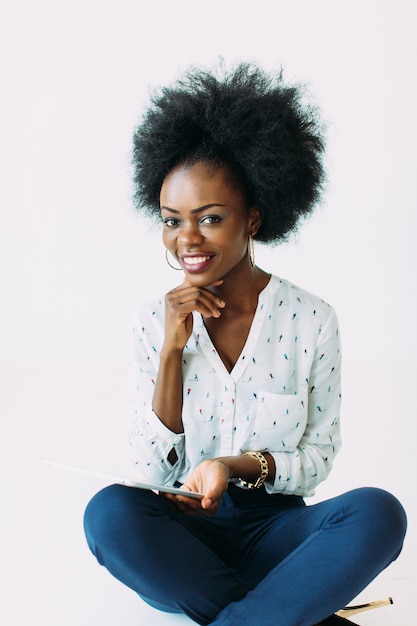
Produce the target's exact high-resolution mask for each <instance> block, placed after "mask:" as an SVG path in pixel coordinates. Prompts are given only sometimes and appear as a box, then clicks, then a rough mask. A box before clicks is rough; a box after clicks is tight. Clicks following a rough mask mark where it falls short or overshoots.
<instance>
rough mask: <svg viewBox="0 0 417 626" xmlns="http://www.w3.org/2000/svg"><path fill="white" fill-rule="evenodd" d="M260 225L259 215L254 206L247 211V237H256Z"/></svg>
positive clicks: (260, 218)
mask: <svg viewBox="0 0 417 626" xmlns="http://www.w3.org/2000/svg"><path fill="white" fill-rule="evenodd" d="M261 224H262V217H261V213H260V211H259V209H258V207H257V206H256V204H255V205H254V206H253V207H251V208H250V209H249V216H248V230H249V235H250V236H251V237H254V236H255V235H256V233H257V232H258V230H259V227H260V225H261Z"/></svg>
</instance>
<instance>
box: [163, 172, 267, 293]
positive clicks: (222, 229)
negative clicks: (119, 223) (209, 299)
mask: <svg viewBox="0 0 417 626" xmlns="http://www.w3.org/2000/svg"><path fill="white" fill-rule="evenodd" d="M228 174H229V172H228V170H227V169H225V168H223V167H214V166H211V165H208V164H206V163H203V162H198V163H196V164H194V165H191V166H186V167H185V166H178V167H176V168H174V169H173V170H172V171H171V172H170V173H169V174H168V175H167V177H166V178H165V180H164V182H163V185H162V188H161V194H160V202H161V215H162V220H163V223H164V226H163V242H164V245H165V247H166V248H167V249H168V250H169V252H170V253H171V254H172V256H173V257H174V258H176V259H177V261H178V262H179V263H180V265H181V267H182V269H183V270H184V273H185V275H186V278H187V280H188V281H189V282H190V283H192V284H196V285H200V286H204V285H210V284H211V283H213V282H214V281H216V280H219V279H220V278H223V279H225V278H226V277H230V276H231V275H235V274H237V273H238V272H239V271H242V270H243V271H245V270H248V269H250V267H251V265H250V260H249V256H248V239H249V235H254V234H255V233H256V231H257V229H258V228H259V224H260V218H259V212H258V211H257V210H256V209H254V208H253V209H248V208H247V206H246V202H245V197H244V194H243V192H242V191H241V190H240V189H239V188H238V187H237V186H236V185H235V184H234V183H233V182H232V178H231V176H229V175H228Z"/></svg>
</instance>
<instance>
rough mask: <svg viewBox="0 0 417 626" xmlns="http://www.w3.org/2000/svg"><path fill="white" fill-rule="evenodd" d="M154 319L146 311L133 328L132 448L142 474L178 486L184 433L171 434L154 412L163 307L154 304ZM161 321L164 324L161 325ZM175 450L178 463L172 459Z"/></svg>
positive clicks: (132, 454) (152, 314)
mask: <svg viewBox="0 0 417 626" xmlns="http://www.w3.org/2000/svg"><path fill="white" fill-rule="evenodd" d="M150 313H151V317H150V318H149V313H148V312H145V313H144V314H143V318H141V319H140V320H139V319H137V320H136V321H135V323H134V326H133V332H132V341H131V355H130V359H129V446H130V450H131V456H132V460H133V462H134V463H135V465H136V467H137V470H138V473H140V475H141V476H142V477H143V478H144V479H146V480H148V481H149V482H153V483H158V484H174V483H175V481H176V480H177V478H178V476H179V475H180V474H181V473H183V472H184V470H185V467H184V465H185V439H184V434H176V433H173V432H172V431H170V430H169V429H168V428H167V427H166V426H165V425H164V424H163V423H162V422H161V421H160V420H159V419H158V417H157V416H156V415H155V413H154V412H153V410H152V399H153V393H154V385H155V381H156V377H157V374H158V366H159V351H160V348H161V345H162V341H163V335H162V334H161V329H162V328H163V324H162V319H161V315H162V305H161V303H160V302H158V303H154V306H153V307H152V311H151V312H150ZM158 321H160V322H161V323H160V324H158ZM172 448H174V449H175V451H176V455H177V459H178V460H177V462H176V463H175V464H174V465H171V463H170V462H169V460H168V455H169V453H170V452H171V450H172Z"/></svg>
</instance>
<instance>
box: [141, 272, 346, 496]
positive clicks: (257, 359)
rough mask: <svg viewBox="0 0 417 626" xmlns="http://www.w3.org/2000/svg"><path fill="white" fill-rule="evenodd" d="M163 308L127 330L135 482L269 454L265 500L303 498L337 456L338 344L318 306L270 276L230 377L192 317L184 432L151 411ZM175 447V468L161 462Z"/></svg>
mask: <svg viewBox="0 0 417 626" xmlns="http://www.w3.org/2000/svg"><path fill="white" fill-rule="evenodd" d="M163 341H164V300H163V299H161V300H158V301H155V302H153V303H151V304H150V305H147V306H146V307H144V308H143V310H142V311H141V313H140V315H139V318H138V319H137V321H136V323H135V326H134V328H133V351H132V359H131V361H130V363H129V387H130V394H129V395H130V414H129V444H130V447H131V451H132V456H133V460H134V463H135V464H136V465H137V467H138V469H139V471H140V475H141V478H142V479H145V480H148V481H150V482H156V483H159V484H160V483H166V484H173V483H175V481H179V482H184V480H185V478H186V476H187V475H188V474H189V472H190V471H191V470H192V469H193V468H195V467H196V466H197V465H198V464H199V463H200V462H201V461H203V460H204V459H212V458H215V457H218V456H230V455H240V454H241V453H242V452H244V451H247V450H260V451H264V452H265V451H268V452H270V453H271V454H272V456H273V457H274V459H275V463H276V478H275V481H274V484H273V485H266V487H267V489H268V491H269V492H271V493H275V492H280V493H286V494H297V495H304V496H307V495H312V494H313V493H314V489H315V487H316V486H317V485H318V484H319V483H320V482H321V481H323V480H324V479H325V478H326V477H327V475H328V473H329V471H330V469H331V466H332V461H333V458H334V456H335V454H336V453H337V451H338V450H339V448H340V445H341V441H340V429H339V410H340V398H341V395H340V366H341V354H340V342H339V330H338V323H337V318H336V315H335V313H334V311H333V309H332V308H331V307H330V306H329V305H328V304H326V303H325V302H324V301H323V300H321V299H320V298H318V297H317V296H314V295H312V294H310V293H308V292H306V291H304V290H303V289H300V288H299V287H297V286H295V285H293V284H291V283H290V282H288V281H287V280H284V279H280V278H278V277H276V276H272V277H271V279H270V281H269V283H268V285H267V286H266V287H265V289H264V290H263V291H262V292H261V293H260V294H259V299H258V306H257V309H256V312H255V316H254V319H253V322H252V326H251V328H250V331H249V335H248V338H247V340H246V344H245V346H244V348H243V350H242V353H241V355H240V357H239V359H238V360H237V362H236V364H235V366H234V367H233V369H232V371H231V372H230V373H229V372H228V371H227V369H226V367H225V366H224V364H223V362H222V360H221V359H220V357H219V355H218V353H217V351H216V349H215V347H214V345H213V344H212V342H211V340H210V337H209V335H208V333H207V330H206V328H205V325H204V321H203V318H202V316H201V315H200V314H198V313H194V327H193V332H192V335H191V337H190V339H189V341H188V343H187V345H186V347H185V349H184V352H183V385H184V392H183V396H184V399H183V411H182V419H183V425H184V432H183V433H181V434H176V433H173V432H172V431H170V430H169V429H168V428H167V427H166V426H164V424H162V422H161V421H160V420H159V419H158V417H157V416H156V415H155V413H154V412H153V411H152V398H153V392H154V385H155V381H156V377H157V373H158V367H159V353H160V350H161V348H162V344H163ZM173 447H174V448H175V451H176V453H177V457H178V460H177V461H176V463H175V464H174V465H171V464H170V462H169V461H168V455H169V453H170V451H171V450H172V448H173Z"/></svg>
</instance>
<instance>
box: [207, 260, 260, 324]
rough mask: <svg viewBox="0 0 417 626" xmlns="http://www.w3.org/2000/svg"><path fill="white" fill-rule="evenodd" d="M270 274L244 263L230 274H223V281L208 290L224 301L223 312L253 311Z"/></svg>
mask: <svg viewBox="0 0 417 626" xmlns="http://www.w3.org/2000/svg"><path fill="white" fill-rule="evenodd" d="M269 278H270V274H267V273H266V272H264V270H262V269H260V268H259V267H256V265H255V266H252V265H251V264H246V266H245V267H241V268H239V269H238V268H235V271H233V272H232V273H231V274H230V275H227V276H224V278H223V283H222V284H221V285H219V286H218V287H211V288H210V290H211V291H212V292H213V293H215V294H216V295H218V296H219V297H220V298H222V300H224V301H225V302H226V308H225V312H226V311H228V312H229V313H232V312H233V313H234V314H236V313H246V312H253V311H254V310H255V309H256V306H257V303H258V296H259V294H260V292H261V291H262V290H263V289H264V288H265V287H266V285H267V284H268V282H269Z"/></svg>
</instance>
